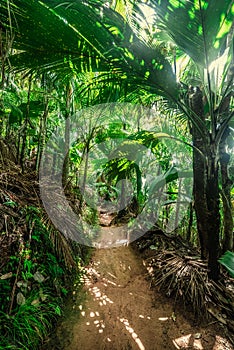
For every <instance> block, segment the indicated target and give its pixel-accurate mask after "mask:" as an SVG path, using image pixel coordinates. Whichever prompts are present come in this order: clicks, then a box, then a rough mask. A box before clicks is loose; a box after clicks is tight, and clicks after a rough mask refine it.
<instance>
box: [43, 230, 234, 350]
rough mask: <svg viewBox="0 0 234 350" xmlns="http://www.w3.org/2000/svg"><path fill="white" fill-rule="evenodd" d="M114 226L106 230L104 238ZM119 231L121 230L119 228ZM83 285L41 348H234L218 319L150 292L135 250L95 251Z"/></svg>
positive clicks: (117, 248)
mask: <svg viewBox="0 0 234 350" xmlns="http://www.w3.org/2000/svg"><path fill="white" fill-rule="evenodd" d="M110 230H111V228H109V227H103V231H102V232H103V237H106V236H107V235H108V232H110ZM120 230H121V228H120ZM85 270H86V273H85V275H84V283H83V286H82V287H81V286H80V285H76V286H74V291H73V295H72V298H71V300H70V301H69V302H68V305H67V307H66V310H65V315H64V317H63V318H62V320H61V321H60V322H59V324H58V326H57V328H56V329H55V331H54V333H53V335H52V336H51V338H50V339H48V340H47V342H46V343H45V344H44V346H43V348H42V350H104V349H105V350H127V349H128V350H129V349H132V350H161V349H166V350H172V349H200V350H202V349H204V350H233V349H234V348H233V347H232V345H231V344H230V343H229V341H228V340H227V339H226V338H225V335H224V334H225V333H224V331H222V328H221V329H220V327H219V326H218V324H217V323H216V322H215V321H211V322H210V323H209V324H205V323H204V324H203V325H201V323H200V322H198V321H197V320H196V319H195V318H194V316H193V314H192V313H191V312H189V311H188V310H185V307H184V306H183V305H180V304H178V303H177V304H176V305H175V303H174V302H173V299H170V298H167V297H166V296H165V295H163V293H162V292H159V291H157V290H155V289H151V288H150V281H149V279H148V278H147V276H148V272H147V269H146V267H145V266H144V260H143V259H142V258H141V256H140V255H139V254H138V253H137V252H136V251H135V250H133V248H132V247H131V246H119V247H112V248H109V249H108V248H107V249H105V248H102V249H95V250H94V252H93V256H92V259H91V261H90V263H89V265H88V266H87V267H86V269H85Z"/></svg>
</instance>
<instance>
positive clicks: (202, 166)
mask: <svg viewBox="0 0 234 350" xmlns="http://www.w3.org/2000/svg"><path fill="white" fill-rule="evenodd" d="M189 102H190V107H191V110H192V111H193V112H194V113H196V115H197V116H199V117H200V118H201V119H203V120H204V118H205V117H204V112H203V101H202V92H201V90H200V89H199V88H193V89H192V91H190V95H189ZM191 134H192V139H193V145H194V147H196V148H195V149H194V150H193V177H194V184H193V196H194V210H195V213H196V219H197V231H198V236H199V241H200V247H201V258H202V259H206V258H207V257H208V245H209V243H208V233H207V232H208V231H207V215H208V210H207V202H206V200H207V199H206V177H207V173H206V163H205V156H204V155H205V140H204V138H203V137H202V136H201V134H200V133H199V131H198V130H197V128H196V127H195V126H194V125H193V126H192V128H191ZM200 152H201V153H200Z"/></svg>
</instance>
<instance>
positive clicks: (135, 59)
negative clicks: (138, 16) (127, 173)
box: [0, 0, 234, 280]
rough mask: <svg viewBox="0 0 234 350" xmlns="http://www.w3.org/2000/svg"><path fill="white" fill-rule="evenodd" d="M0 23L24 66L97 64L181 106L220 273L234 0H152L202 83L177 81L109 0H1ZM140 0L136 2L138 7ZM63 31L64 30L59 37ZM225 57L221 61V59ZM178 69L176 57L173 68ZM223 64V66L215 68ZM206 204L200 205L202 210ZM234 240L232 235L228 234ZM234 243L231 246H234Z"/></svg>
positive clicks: (202, 227)
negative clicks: (221, 189) (223, 147)
mask: <svg viewBox="0 0 234 350" xmlns="http://www.w3.org/2000/svg"><path fill="white" fill-rule="evenodd" d="M0 3H1V15H2V27H4V28H5V29H6V30H9V29H10V30H11V32H12V33H14V34H13V35H14V42H13V47H14V48H15V49H16V50H17V51H16V52H15V53H14V54H13V55H12V56H11V58H10V62H11V65H12V66H14V67H17V69H18V70H24V71H25V70H26V71H29V72H32V71H34V70H37V71H44V70H52V71H55V72H56V73H57V75H58V76H59V75H60V74H62V75H64V74H70V73H71V72H86V71H93V72H94V71H97V72H102V73H101V74H100V73H99V74H100V76H101V75H103V76H105V79H104V80H105V81H109V82H114V83H115V84H116V82H117V83H118V84H121V86H124V88H125V91H126V94H127V92H129V91H130V92H133V91H135V92H136V93H137V92H138V91H139V89H144V90H145V91H147V92H148V93H149V94H151V95H152V96H153V95H155V96H156V95H161V96H164V97H166V98H167V99H169V100H170V101H171V102H172V103H174V104H175V105H176V106H177V107H179V108H180V109H181V110H182V111H183V113H184V115H185V116H186V117H187V120H188V122H189V124H190V126H191V133H192V137H193V143H194V145H193V146H194V149H195V150H196V151H194V201H195V210H196V215H197V222H198V232H199V237H200V243H201V251H202V256H203V257H207V256H208V266H209V270H210V277H211V278H213V279H214V280H217V279H218V275H219V265H218V257H219V254H220V252H219V247H220V214H219V210H220V198H219V181H218V178H219V167H220V159H222V157H221V158H220V157H219V154H220V150H221V145H222V144H224V143H225V140H226V135H227V133H228V132H227V130H228V126H229V124H230V121H231V120H232V118H233V111H232V109H231V108H232V106H233V98H232V97H231V95H232V92H231V89H232V85H233V83H232V82H233V69H231V66H232V57H233V53H232V48H233V41H232V39H230V34H229V33H231V30H232V28H233V27H232V26H233V17H234V10H233V4H232V0H225V1H223V2H222V3H221V2H220V1H219V0H212V1H207V0H204V1H202V0H193V1H186V0H170V1H169V0H164V1H161V0H149V2H148V4H149V6H150V7H151V8H153V9H154V10H155V26H156V27H157V30H158V31H161V33H163V32H165V33H166V34H167V36H169V37H170V39H171V40H172V42H173V43H175V44H176V45H177V47H178V48H179V50H180V52H183V53H184V54H186V55H188V56H189V57H190V58H191V60H192V61H193V64H194V65H195V67H196V69H197V72H198V76H199V84H196V85H192V86H190V87H188V86H187V85H186V84H181V83H180V82H179V81H177V80H176V74H175V73H176V72H175V71H174V72H173V69H172V67H171V63H170V60H169V59H168V57H166V56H165V55H164V53H163V52H162V50H161V48H160V46H158V45H154V42H148V43H147V42H146V41H143V40H141V39H140V38H139V37H138V36H137V32H139V23H138V24H137V23H136V22H135V21H132V22H131V25H133V29H132V27H131V26H130V25H129V24H128V23H127V21H126V19H125V18H123V17H122V16H121V15H120V14H119V13H118V12H116V11H114V10H112V9H111V6H108V3H107V2H102V1H88V2H83V1H76V2H70V1H68V2H63V1H61V0H44V1H38V0H32V1H30V2H29V1H24V0H14V1H11V0H1V2H0ZM139 4H140V2H138V1H135V4H134V6H133V8H135V9H139V7H138V5H139ZM58 33H59V37H58ZM221 59H222V64H220V63H221ZM175 68H176V64H175V60H174V70H175ZM217 69H218V71H217ZM201 209H202V210H201ZM229 241H230V242H229V246H231V245H232V240H229ZM231 248H232V247H231Z"/></svg>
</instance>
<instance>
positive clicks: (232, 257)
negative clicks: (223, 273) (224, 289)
mask: <svg viewBox="0 0 234 350" xmlns="http://www.w3.org/2000/svg"><path fill="white" fill-rule="evenodd" d="M219 262H220V264H222V265H223V266H225V267H226V269H227V271H228V272H229V274H230V276H231V277H233V278H234V253H233V252H230V251H229V250H227V251H226V252H225V254H224V255H223V256H221V258H220V259H219Z"/></svg>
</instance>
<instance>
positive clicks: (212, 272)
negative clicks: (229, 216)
mask: <svg viewBox="0 0 234 350" xmlns="http://www.w3.org/2000/svg"><path fill="white" fill-rule="evenodd" d="M215 158H216V157H215V155H213V154H210V155H209V160H210V162H209V163H208V176H207V187H206V195H207V208H208V215H207V233H208V237H209V259H208V269H209V277H210V278H211V279H212V280H214V281H217V280H218V278H219V263H218V258H219V256H220V237H219V235H220V212H219V209H220V206H219V204H220V199H219V180H218V165H217V162H216V160H215Z"/></svg>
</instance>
